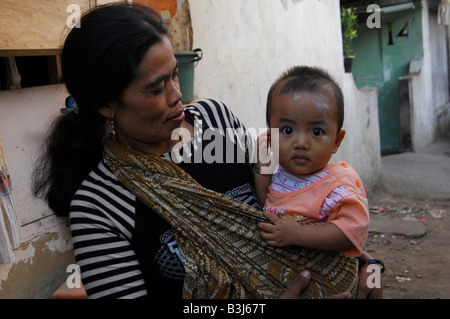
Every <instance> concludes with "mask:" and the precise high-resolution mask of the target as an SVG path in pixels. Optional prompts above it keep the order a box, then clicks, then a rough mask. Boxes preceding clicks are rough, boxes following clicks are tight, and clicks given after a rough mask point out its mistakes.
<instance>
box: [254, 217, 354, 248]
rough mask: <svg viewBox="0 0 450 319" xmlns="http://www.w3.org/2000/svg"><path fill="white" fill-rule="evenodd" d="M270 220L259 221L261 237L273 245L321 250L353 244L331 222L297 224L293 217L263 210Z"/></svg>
mask: <svg viewBox="0 0 450 319" xmlns="http://www.w3.org/2000/svg"><path fill="white" fill-rule="evenodd" d="M264 216H266V217H267V218H268V219H269V220H270V221H271V222H272V224H270V223H259V224H258V227H259V228H260V229H261V237H262V238H263V239H264V240H265V241H266V242H267V244H269V245H271V246H275V247H285V246H291V245H295V246H302V247H306V248H313V249H323V250H345V249H351V248H354V247H355V246H354V245H353V243H352V242H351V241H350V240H349V239H348V238H347V236H345V234H344V233H343V232H342V231H341V230H340V229H339V228H338V227H337V226H336V225H334V224H333V223H326V224H322V225H307V224H306V225H305V224H299V223H298V222H297V221H295V220H294V219H293V218H289V217H284V216H283V217H278V216H277V215H275V214H272V213H269V212H264Z"/></svg>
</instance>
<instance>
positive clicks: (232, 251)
mask: <svg viewBox="0 0 450 319" xmlns="http://www.w3.org/2000/svg"><path fill="white" fill-rule="evenodd" d="M105 160H106V163H107V165H108V166H109V167H110V168H111V170H112V171H113V172H114V174H115V175H116V176H117V177H118V179H119V180H120V181H121V182H122V183H123V184H124V185H125V186H126V187H127V188H128V189H129V190H130V191H131V192H132V193H133V194H134V195H135V196H137V197H138V198H139V199H140V200H142V201H143V202H144V203H145V204H146V205H148V206H149V207H150V208H151V209H152V210H154V211H155V212H156V213H157V214H159V215H160V216H162V217H163V218H164V219H165V220H167V221H168V222H169V223H170V224H171V226H172V228H173V231H174V233H175V235H176V238H177V244H178V248H179V250H180V252H181V256H182V259H183V264H184V267H185V270H186V277H185V281H184V291H183V298H196V299H200V298H233V299H236V298H239V299H241V298H252V299H262V298H278V297H279V296H280V295H281V294H282V293H283V292H284V291H285V290H286V288H287V287H289V286H290V285H291V284H292V283H293V280H294V279H295V277H296V276H297V275H298V274H299V273H300V271H302V270H304V269H308V270H309V271H310V272H311V275H312V277H311V281H310V283H309V285H308V287H307V289H305V290H304V291H303V292H302V293H301V295H300V298H323V297H326V296H329V295H333V294H336V293H340V292H344V291H350V292H351V293H352V294H353V296H355V294H356V288H357V283H358V278H357V270H358V262H357V260H356V259H355V258H353V257H349V256H346V255H343V254H339V253H337V252H332V251H322V250H312V249H305V248H301V247H284V248H275V247H271V246H269V245H267V244H266V243H265V242H264V241H263V240H262V239H261V237H260V235H259V230H258V226H257V224H258V222H261V221H267V220H266V219H265V217H264V216H263V215H262V212H261V211H259V210H257V209H255V208H253V207H251V206H248V205H246V204H244V203H242V202H240V201H237V200H234V199H231V198H230V197H228V196H226V195H223V194H220V193H217V192H214V191H211V190H208V189H206V188H204V187H202V186H201V185H199V184H198V183H197V182H196V181H195V180H194V179H193V178H192V177H191V176H190V175H188V174H187V173H186V172H184V171H183V170H182V169H181V168H179V167H178V166H177V165H175V164H173V163H171V162H169V161H167V160H165V159H164V158H163V157H160V156H155V155H151V154H147V153H142V152H140V151H137V150H132V149H130V148H127V147H124V146H122V145H120V144H118V143H115V142H113V141H107V142H106V145H105Z"/></svg>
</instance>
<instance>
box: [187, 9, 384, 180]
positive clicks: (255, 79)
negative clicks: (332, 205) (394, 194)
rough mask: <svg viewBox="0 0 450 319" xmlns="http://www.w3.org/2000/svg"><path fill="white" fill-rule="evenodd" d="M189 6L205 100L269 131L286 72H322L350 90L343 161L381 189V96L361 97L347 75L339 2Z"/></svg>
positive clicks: (197, 79)
mask: <svg viewBox="0 0 450 319" xmlns="http://www.w3.org/2000/svg"><path fill="white" fill-rule="evenodd" d="M189 3H190V11H191V18H192V28H193V33H194V48H197V47H198V48H201V49H202V50H203V60H202V61H201V62H200V63H199V64H198V66H197V67H196V69H195V94H196V96H197V97H198V98H205V97H212V98H216V99H219V100H222V101H223V102H224V103H226V104H227V105H228V106H229V107H230V108H231V109H232V110H233V111H234V112H235V113H236V114H237V116H238V117H239V118H240V119H241V121H243V122H244V123H245V125H246V126H247V127H253V128H256V129H258V128H264V127H266V123H265V105H266V96H267V92H268V90H269V88H270V86H271V84H272V83H273V82H274V81H275V79H276V78H277V77H278V76H279V74H280V73H281V72H283V71H284V70H286V69H287V68H289V67H291V66H294V65H311V66H313V65H317V66H321V67H323V68H325V69H327V70H328V71H329V72H330V73H331V74H333V76H334V77H335V78H336V80H337V81H338V82H339V83H340V85H341V86H342V87H343V89H344V91H345V99H346V114H347V119H346V122H345V127H346V129H347V133H348V134H347V136H346V138H345V140H344V143H343V145H342V147H341V149H340V151H339V152H338V154H337V156H336V158H337V159H341V160H343V159H345V160H346V161H347V162H348V163H349V164H351V165H353V166H354V167H355V169H356V170H357V171H358V172H361V173H362V175H363V176H364V179H363V182H364V183H365V185H366V187H370V186H371V185H373V183H374V182H375V181H376V180H377V178H378V174H379V170H380V162H381V158H380V155H379V154H380V148H379V136H378V133H377V132H375V130H376V127H378V115H377V114H378V113H377V111H376V109H374V107H373V106H374V105H376V104H377V97H376V93H373V92H369V93H368V92H365V91H358V90H357V89H356V87H355V84H354V82H353V79H352V77H351V76H347V75H345V73H344V69H343V62H342V61H343V53H342V38H341V27H340V18H339V17H340V5H339V1H338V0H327V1H319V0H308V1H299V0H245V1H242V0H227V1H214V0H189ZM368 110H370V111H368ZM355 114H358V116H361V118H357V117H355V116H354V115H355ZM363 123H370V128H369V129H367V128H366V127H365V126H364V124H363Z"/></svg>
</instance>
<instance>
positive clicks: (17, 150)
mask: <svg viewBox="0 0 450 319" xmlns="http://www.w3.org/2000/svg"><path fill="white" fill-rule="evenodd" d="M66 97H67V92H66V90H65V87H64V85H50V86H45V87H34V88H27V89H20V90H11V91H0V138H1V139H2V143H3V147H4V151H5V155H6V161H7V164H8V170H9V172H10V175H11V181H12V187H13V196H14V199H15V207H16V213H17V215H18V218H19V221H20V224H21V226H22V227H21V232H22V245H21V246H20V247H19V248H18V249H16V250H15V251H14V255H15V262H14V263H11V264H6V265H4V264H0V298H49V297H50V296H51V293H52V292H53V291H54V290H56V289H57V288H58V287H59V286H60V285H61V284H62V283H63V281H64V280H65V278H67V276H68V274H67V273H66V272H65V269H66V267H67V265H68V264H70V263H73V253H72V243H71V240H70V233H69V231H68V228H67V222H66V220H65V219H62V218H57V217H55V216H54V215H53V213H52V212H51V211H50V210H49V208H48V207H47V205H46V204H45V202H43V201H41V200H38V199H34V198H32V195H31V189H30V176H31V173H32V169H33V162H34V159H35V158H36V155H37V153H38V151H39V146H40V141H41V139H42V138H43V137H44V135H45V133H46V131H47V129H48V127H49V125H50V122H51V121H52V119H54V118H55V117H56V116H58V114H59V109H60V108H61V107H62V103H63V102H64V100H65V98H66Z"/></svg>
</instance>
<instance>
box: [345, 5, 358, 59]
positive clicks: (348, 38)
mask: <svg viewBox="0 0 450 319" xmlns="http://www.w3.org/2000/svg"><path fill="white" fill-rule="evenodd" d="M341 27H342V42H343V47H344V56H345V57H349V58H353V57H354V56H353V55H352V53H353V49H352V41H353V40H354V39H355V38H356V37H357V36H358V31H357V27H358V21H357V16H356V14H355V13H354V12H353V10H352V8H342V12H341Z"/></svg>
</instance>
